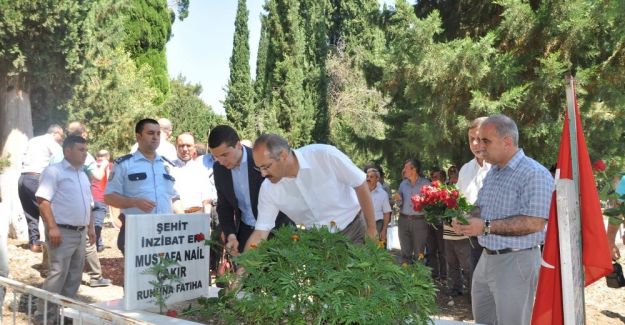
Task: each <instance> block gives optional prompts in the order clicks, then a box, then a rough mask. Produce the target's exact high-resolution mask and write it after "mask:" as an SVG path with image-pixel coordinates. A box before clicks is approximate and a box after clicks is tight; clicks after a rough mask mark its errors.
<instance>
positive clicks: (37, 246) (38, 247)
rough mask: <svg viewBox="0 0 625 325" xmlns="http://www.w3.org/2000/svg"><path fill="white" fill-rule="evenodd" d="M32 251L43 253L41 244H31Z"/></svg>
mask: <svg viewBox="0 0 625 325" xmlns="http://www.w3.org/2000/svg"><path fill="white" fill-rule="evenodd" d="M30 251H31V252H33V253H41V252H42V251H43V250H42V249H41V244H37V243H32V244H30Z"/></svg>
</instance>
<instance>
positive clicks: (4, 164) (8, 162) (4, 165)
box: [0, 155, 11, 173]
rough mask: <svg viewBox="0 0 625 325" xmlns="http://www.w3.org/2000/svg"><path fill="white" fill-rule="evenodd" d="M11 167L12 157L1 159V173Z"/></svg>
mask: <svg viewBox="0 0 625 325" xmlns="http://www.w3.org/2000/svg"><path fill="white" fill-rule="evenodd" d="M9 166H11V155H7V156H6V157H0V173H2V171H4V169H5V168H7V167H9Z"/></svg>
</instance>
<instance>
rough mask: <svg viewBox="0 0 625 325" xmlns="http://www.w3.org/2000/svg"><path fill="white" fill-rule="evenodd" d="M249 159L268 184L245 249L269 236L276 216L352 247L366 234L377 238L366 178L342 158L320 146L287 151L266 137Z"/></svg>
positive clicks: (276, 140)
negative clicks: (339, 237) (336, 235)
mask: <svg viewBox="0 0 625 325" xmlns="http://www.w3.org/2000/svg"><path fill="white" fill-rule="evenodd" d="M253 156H254V161H255V163H256V166H257V167H258V169H259V170H260V172H261V174H262V175H263V176H264V177H265V178H266V179H267V180H268V182H267V181H265V182H263V184H262V185H261V188H260V194H259V199H258V220H257V221H256V226H255V229H254V232H253V233H252V235H251V236H250V239H249V240H248V241H247V244H246V245H245V247H246V249H248V248H249V247H250V246H251V245H255V244H258V243H259V242H260V241H261V240H263V239H266V238H267V237H268V235H269V231H270V230H271V229H272V228H273V227H274V225H275V219H276V215H277V214H278V211H282V212H284V213H285V214H286V215H287V216H288V217H289V218H290V219H291V220H293V222H295V224H300V225H303V226H305V227H323V226H327V227H328V228H329V229H330V231H340V232H341V233H342V234H344V235H345V236H347V237H348V238H349V239H350V240H352V241H353V242H355V243H362V242H364V237H365V234H366V235H367V236H368V237H369V238H371V239H374V238H376V229H375V218H374V212H373V203H372V200H371V192H370V191H369V188H368V186H367V182H366V175H365V173H364V172H363V171H362V170H360V169H359V168H358V167H357V166H356V165H354V163H353V162H352V161H351V160H350V159H349V158H348V157H347V156H346V155H345V154H344V153H342V152H341V151H339V150H338V149H336V148H335V147H333V146H329V145H323V144H312V145H308V146H305V147H302V148H300V149H297V150H291V148H290V147H289V145H288V143H287V141H286V140H285V139H284V138H282V137H280V136H278V135H275V134H264V135H261V136H260V137H259V138H258V139H256V142H255V143H254V151H253ZM361 211H362V215H364V220H363V217H362V216H361Z"/></svg>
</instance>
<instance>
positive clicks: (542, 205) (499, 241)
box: [476, 149, 554, 249]
mask: <svg viewBox="0 0 625 325" xmlns="http://www.w3.org/2000/svg"><path fill="white" fill-rule="evenodd" d="M553 189H554V180H553V177H552V176H551V174H550V173H549V171H548V170H547V169H546V168H545V167H544V166H543V165H541V164H539V163H538V162H536V161H535V160H534V159H532V158H529V157H527V156H525V154H524V153H523V150H522V149H519V150H518V151H517V153H516V154H515V155H514V156H513V157H512V159H510V161H509V162H508V164H506V166H505V167H503V168H500V167H499V166H497V165H493V166H492V168H491V169H490V171H489V172H488V174H487V175H486V177H485V178H484V186H483V187H482V189H480V192H479V194H478V197H477V202H476V205H477V206H478V207H479V208H480V214H481V218H482V219H484V220H497V219H505V218H508V217H512V216H519V215H523V216H532V217H539V218H545V219H549V209H550V206H551V196H552V193H553ZM544 239H545V230H544V229H543V230H541V231H538V232H535V233H532V234H529V235H525V236H500V235H495V234H490V235H488V236H479V237H478V240H479V242H480V244H481V245H482V246H484V247H486V248H488V249H504V248H530V247H532V246H536V245H539V244H541V243H543V241H544Z"/></svg>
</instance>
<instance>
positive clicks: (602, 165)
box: [592, 159, 607, 172]
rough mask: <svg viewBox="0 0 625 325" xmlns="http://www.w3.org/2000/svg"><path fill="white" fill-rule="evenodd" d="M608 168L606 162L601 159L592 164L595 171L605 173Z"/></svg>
mask: <svg viewBox="0 0 625 325" xmlns="http://www.w3.org/2000/svg"><path fill="white" fill-rule="evenodd" d="M606 167H607V166H606V165H605V162H603V160H601V159H599V160H597V161H595V162H594V163H593V164H592V169H594V170H595V171H598V172H603V171H605V169H606Z"/></svg>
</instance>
